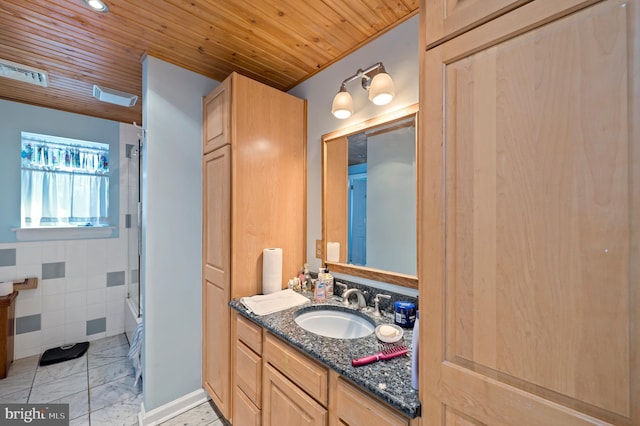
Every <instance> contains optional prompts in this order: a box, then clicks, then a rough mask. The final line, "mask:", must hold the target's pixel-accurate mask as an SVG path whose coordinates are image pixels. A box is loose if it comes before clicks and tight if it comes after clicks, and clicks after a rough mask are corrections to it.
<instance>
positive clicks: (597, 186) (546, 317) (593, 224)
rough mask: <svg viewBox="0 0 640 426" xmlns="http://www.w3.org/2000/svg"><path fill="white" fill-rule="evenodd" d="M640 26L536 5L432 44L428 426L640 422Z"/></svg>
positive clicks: (581, 9) (427, 125)
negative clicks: (434, 44)
mask: <svg viewBox="0 0 640 426" xmlns="http://www.w3.org/2000/svg"><path fill="white" fill-rule="evenodd" d="M426 3H427V8H426V12H427V13H428V12H429V5H430V4H438V5H439V4H440V3H442V1H441V0H426ZM459 3H461V4H462V2H459ZM472 3H474V2H472ZM475 3H478V4H479V3H480V2H475ZM489 3H490V2H489ZM478 18H480V16H478ZM423 25H424V21H423ZM423 30H424V28H423ZM639 30H640V1H639V0H607V1H599V2H593V1H592V2H585V1H579V0H534V1H531V2H529V3H526V4H524V5H522V6H521V7H518V8H516V9H514V10H513V11H511V12H509V13H508V14H506V15H503V16H501V17H498V18H495V19H493V20H491V21H490V22H488V23H486V24H484V25H482V26H479V27H477V28H475V29H473V30H471V31H469V32H466V33H464V34H461V35H459V36H457V37H455V38H453V39H451V40H449V41H447V42H445V43H443V44H441V45H438V46H436V47H434V48H432V49H427V50H426V51H425V52H423V63H422V75H421V91H422V93H421V101H420V102H421V105H420V114H421V121H420V122H421V124H422V125H421V126H420V129H421V137H420V143H421V144H423V147H424V149H422V150H421V153H422V154H421V155H422V156H421V158H420V161H419V164H420V167H421V170H420V174H419V175H420V176H421V180H420V194H419V200H420V201H419V217H420V220H421V221H422V223H421V227H420V228H421V234H420V235H419V247H420V248H421V253H420V256H419V259H420V268H419V271H420V273H419V281H420V287H421V288H420V292H421V293H420V295H421V297H420V319H421V320H423V319H426V321H424V322H422V321H421V324H420V342H421V347H426V348H427V349H428V350H426V351H421V352H420V355H421V366H420V372H421V373H422V372H428V374H423V375H422V376H421V380H422V383H421V388H420V395H421V402H422V416H423V419H424V420H423V423H424V424H425V425H429V426H445V425H446V426H448V425H454V424H468V425H482V424H486V425H491V424H508V425H521V426H526V425H576V426H577V425H587V424H588V425H594V424H600V425H604V424H615V425H626V426H630V425H639V424H640V382H639V380H640V356H638V354H639V353H640V327H638V324H639V321H640V309H638V306H640V291H639V285H638V283H640V262H638V259H640V243H639V236H640V220H638V218H640V149H638V148H639V147H640V143H639V142H640V126H639V125H638V123H639V118H638V117H640V115H639V113H640V91H639V90H638V87H640V54H639V52H640V32H639ZM423 342H424V343H423Z"/></svg>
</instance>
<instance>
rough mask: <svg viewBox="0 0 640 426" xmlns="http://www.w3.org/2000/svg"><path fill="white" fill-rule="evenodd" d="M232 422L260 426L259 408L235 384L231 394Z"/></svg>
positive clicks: (245, 425) (239, 425)
mask: <svg viewBox="0 0 640 426" xmlns="http://www.w3.org/2000/svg"><path fill="white" fill-rule="evenodd" d="M260 387H262V384H260ZM233 424H234V425H236V426H260V425H261V424H262V415H261V411H260V409H259V408H258V407H256V406H255V405H254V404H253V402H251V400H250V399H249V397H248V396H247V395H245V393H244V392H242V390H241V389H240V388H238V387H237V386H236V388H235V392H234V396H233Z"/></svg>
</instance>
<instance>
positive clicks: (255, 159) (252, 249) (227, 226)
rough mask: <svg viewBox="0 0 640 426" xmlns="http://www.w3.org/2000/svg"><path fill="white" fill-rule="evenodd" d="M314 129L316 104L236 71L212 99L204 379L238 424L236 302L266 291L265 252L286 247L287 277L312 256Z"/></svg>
mask: <svg viewBox="0 0 640 426" xmlns="http://www.w3.org/2000/svg"><path fill="white" fill-rule="evenodd" d="M305 126H306V101H304V100H302V99H299V98H296V97H294V96H291V95H289V94H287V93H284V92H281V91H279V90H276V89H274V88H272V87H269V86H266V85H264V84H262V83H258V82H256V81H253V80H251V79H249V78H247V77H244V76H241V75H239V74H236V73H233V74H231V75H230V76H229V77H228V78H227V79H226V80H225V81H224V82H222V83H221V84H220V85H219V86H218V87H217V88H216V89H214V90H213V91H212V92H211V93H210V94H209V95H208V96H206V97H205V98H204V100H203V166H202V170H203V196H202V200H203V211H202V213H203V214H202V220H203V235H202V267H203V271H202V277H203V283H202V292H203V294H202V303H203V306H202V311H203V344H202V348H203V357H202V359H203V378H202V381H203V387H204V389H205V390H206V391H207V393H208V394H209V396H211V399H212V401H213V402H214V403H215V404H216V406H217V407H218V409H219V410H220V411H221V413H222V414H223V415H224V417H225V418H227V419H228V420H231V421H233V419H232V413H233V411H234V410H233V409H232V398H233V393H234V392H233V389H234V384H233V380H234V376H233V372H232V369H231V367H232V366H233V365H234V359H233V358H234V357H235V356H236V345H235V341H234V340H232V339H235V337H234V336H233V335H232V323H231V311H230V308H229V307H228V305H227V304H228V302H229V300H230V299H232V298H238V297H242V296H250V295H254V294H258V293H261V291H262V251H263V250H264V249H265V248H268V247H280V248H282V250H283V265H282V277H283V278H285V277H292V276H294V275H296V274H297V273H298V270H299V268H300V266H301V265H302V264H303V263H304V262H305V259H306V255H305V239H306V232H305V223H306V222H305V220H306V219H305V214H304V213H305V205H306V198H305V197H306V196H305V194H306V173H305V170H306V167H305V164H306V140H305V137H306V128H305ZM240 355H241V356H248V355H249V353H248V352H241V353H240ZM245 360H246V359H245ZM244 395H245V396H249V395H248V394H247V393H245V394H244ZM249 400H251V399H249Z"/></svg>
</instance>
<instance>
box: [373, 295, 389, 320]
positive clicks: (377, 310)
mask: <svg viewBox="0 0 640 426" xmlns="http://www.w3.org/2000/svg"><path fill="white" fill-rule="evenodd" d="M380 298H383V299H387V300H388V299H391V296H389V295H388V294H383V293H378V294H376V297H374V298H373V303H375V307H374V308H373V315H375V316H377V317H381V316H382V312H380Z"/></svg>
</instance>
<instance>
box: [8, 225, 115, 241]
mask: <svg viewBox="0 0 640 426" xmlns="http://www.w3.org/2000/svg"><path fill="white" fill-rule="evenodd" d="M114 229H116V228H115V227H114V226H95V227H93V226H77V227H62V228H56V227H51V228H13V229H12V231H14V232H15V233H16V239H17V240H18V241H48V240H82V239H86V238H109V237H111V235H112V234H113V230H114Z"/></svg>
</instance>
